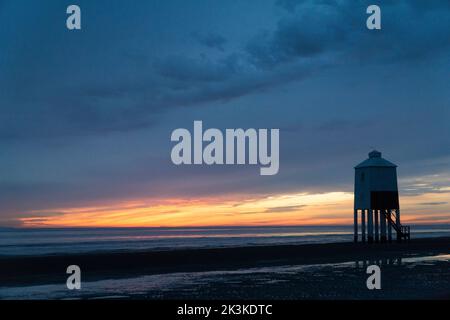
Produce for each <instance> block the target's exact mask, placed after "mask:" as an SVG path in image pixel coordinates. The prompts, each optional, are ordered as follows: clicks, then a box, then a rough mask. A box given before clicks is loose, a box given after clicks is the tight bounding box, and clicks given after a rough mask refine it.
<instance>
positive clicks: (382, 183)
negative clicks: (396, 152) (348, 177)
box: [354, 150, 410, 243]
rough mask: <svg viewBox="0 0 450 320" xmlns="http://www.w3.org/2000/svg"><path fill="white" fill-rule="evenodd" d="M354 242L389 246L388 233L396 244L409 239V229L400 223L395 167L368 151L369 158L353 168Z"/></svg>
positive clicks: (390, 240)
mask: <svg viewBox="0 0 450 320" xmlns="http://www.w3.org/2000/svg"><path fill="white" fill-rule="evenodd" d="M354 204H355V205H354V241H355V242H358V239H359V234H358V233H359V227H358V222H359V220H360V222H361V242H363V243H365V242H366V241H367V242H368V243H373V242H386V241H389V242H392V229H394V230H395V232H396V233H397V241H399V242H401V241H402V240H403V239H407V240H409V239H410V228H409V226H402V224H401V222H400V205H399V199H398V186H397V166H396V165H395V164H393V163H392V162H389V161H387V160H386V159H383V158H382V157H381V152H379V151H376V150H374V151H372V152H370V153H369V158H368V159H367V160H365V161H363V162H361V163H360V164H358V165H357V166H356V167H355V201H354ZM366 231H367V232H366Z"/></svg>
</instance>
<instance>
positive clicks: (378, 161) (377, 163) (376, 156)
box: [355, 150, 397, 169]
mask: <svg viewBox="0 0 450 320" xmlns="http://www.w3.org/2000/svg"><path fill="white" fill-rule="evenodd" d="M367 167H393V168H395V167H397V165H395V164H393V163H392V162H390V161H387V160H386V159H383V158H382V157H381V152H379V151H377V150H373V151H372V152H370V153H369V159H367V160H364V161H363V162H361V163H360V164H358V165H357V166H356V167H355V169H358V168H367Z"/></svg>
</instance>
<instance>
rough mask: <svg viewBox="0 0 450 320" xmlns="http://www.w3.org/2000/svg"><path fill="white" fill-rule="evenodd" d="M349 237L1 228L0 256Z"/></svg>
mask: <svg viewBox="0 0 450 320" xmlns="http://www.w3.org/2000/svg"><path fill="white" fill-rule="evenodd" d="M443 236H450V225H432V226H431V225H429V226H425V225H417V226H412V227H411V237H412V238H424V237H443ZM348 241H353V226H288V227H259V226H258V227H198V228H39V229H16V228H0V256H30V255H32V256H36V255H57V254H72V253H95V252H112V251H114V252H116V251H135V250H176V249H182V248H221V247H239V246H262V245H275V244H310V243H333V242H348Z"/></svg>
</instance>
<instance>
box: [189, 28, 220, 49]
mask: <svg viewBox="0 0 450 320" xmlns="http://www.w3.org/2000/svg"><path fill="white" fill-rule="evenodd" d="M193 37H194V39H196V40H197V41H198V42H199V43H200V44H202V45H204V46H206V47H208V48H214V49H218V50H220V51H224V50H225V44H226V43H227V39H226V38H225V37H224V36H222V35H220V34H218V33H212V32H210V33H207V34H204V33H194V34H193Z"/></svg>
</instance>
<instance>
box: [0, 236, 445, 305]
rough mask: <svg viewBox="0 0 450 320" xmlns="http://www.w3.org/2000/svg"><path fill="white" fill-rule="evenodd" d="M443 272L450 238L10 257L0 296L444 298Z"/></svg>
mask: <svg viewBox="0 0 450 320" xmlns="http://www.w3.org/2000/svg"><path fill="white" fill-rule="evenodd" d="M74 264H75V265H78V266H80V268H81V270H82V281H83V290H80V291H78V292H69V291H68V290H67V289H65V282H66V279H67V274H66V273H65V270H66V268H67V266H69V265H74ZM371 264H377V265H379V266H380V267H381V270H382V279H383V280H382V282H383V285H384V288H383V290H375V291H369V290H367V288H366V286H365V281H366V279H367V277H368V275H367V274H366V266H367V265H371ZM449 267H450V237H436V238H422V239H413V240H411V241H410V242H407V243H386V244H372V245H368V244H362V243H356V244H355V243H351V242H341V243H319V244H301V245H270V246H269V245H265V246H245V247H226V248H200V249H178V250H150V251H149V250H137V251H119V252H98V253H92V252H91V253H76V254H53V255H39V256H15V257H11V256H9V257H0V274H1V279H2V280H1V283H0V297H2V298H24V299H27V298H30V299H33V298H40V297H43V298H48V297H50V298H57V299H59V298H70V297H72V298H98V297H112V298H132V299H133V298H138V299H139V298H150V299H166V298H170V299H176V298H198V299H209V298H213V299H214V298H217V299H233V298H237V299H261V298H265V299H334V298H337V299H340V298H342V299H366V298H369V299H372V298H378V299H431V298H434V299H448V298H450V268H449ZM127 288H128V289H127ZM111 291H112V292H111Z"/></svg>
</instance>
